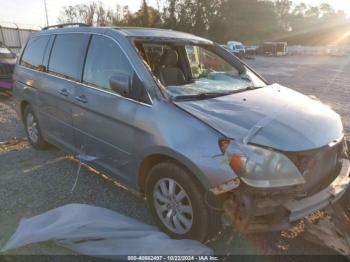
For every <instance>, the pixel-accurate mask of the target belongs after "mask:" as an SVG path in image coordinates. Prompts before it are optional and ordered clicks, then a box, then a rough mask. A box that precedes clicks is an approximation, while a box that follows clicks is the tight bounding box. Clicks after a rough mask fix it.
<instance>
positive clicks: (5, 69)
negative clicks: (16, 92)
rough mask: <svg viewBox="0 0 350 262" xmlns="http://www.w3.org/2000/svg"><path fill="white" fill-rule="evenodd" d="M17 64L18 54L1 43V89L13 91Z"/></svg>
mask: <svg viewBox="0 0 350 262" xmlns="http://www.w3.org/2000/svg"><path fill="white" fill-rule="evenodd" d="M15 64H16V54H15V53H13V52H11V50H10V49H9V48H7V47H6V46H5V45H4V44H2V43H1V42H0V89H4V90H11V89H12V74H13V71H14V68H15Z"/></svg>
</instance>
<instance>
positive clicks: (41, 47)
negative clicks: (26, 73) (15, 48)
mask: <svg viewBox="0 0 350 262" xmlns="http://www.w3.org/2000/svg"><path fill="white" fill-rule="evenodd" d="M49 38H50V36H48V35H43V36H38V37H34V38H31V39H30V40H29V41H28V44H27V45H26V48H25V49H24V52H23V55H22V59H21V65H23V66H25V67H28V68H31V69H36V70H37V69H38V68H39V66H40V65H42V62H43V56H44V53H45V50H46V46H47V43H48V41H49Z"/></svg>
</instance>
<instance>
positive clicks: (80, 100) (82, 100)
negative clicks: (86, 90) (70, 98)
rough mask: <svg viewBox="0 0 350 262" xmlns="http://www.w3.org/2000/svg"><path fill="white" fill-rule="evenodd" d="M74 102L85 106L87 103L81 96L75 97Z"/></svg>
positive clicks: (83, 96) (84, 97)
mask: <svg viewBox="0 0 350 262" xmlns="http://www.w3.org/2000/svg"><path fill="white" fill-rule="evenodd" d="M75 100H77V101H79V102H80V103H83V104H86V103H87V99H86V96H85V95H81V96H77V97H75Z"/></svg>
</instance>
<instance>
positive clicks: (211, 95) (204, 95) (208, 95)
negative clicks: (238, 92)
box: [174, 92, 231, 101]
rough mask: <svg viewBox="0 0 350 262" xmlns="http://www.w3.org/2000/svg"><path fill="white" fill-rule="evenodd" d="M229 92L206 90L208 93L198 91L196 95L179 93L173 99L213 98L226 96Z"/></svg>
mask: <svg viewBox="0 0 350 262" xmlns="http://www.w3.org/2000/svg"><path fill="white" fill-rule="evenodd" d="M230 94H231V92H208V93H200V94H196V95H181V96H175V97H174V100H175V101H178V100H204V99H209V98H215V97H219V96H226V95H230Z"/></svg>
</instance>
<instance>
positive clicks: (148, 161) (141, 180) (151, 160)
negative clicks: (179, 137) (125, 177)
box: [138, 153, 209, 194]
mask: <svg viewBox="0 0 350 262" xmlns="http://www.w3.org/2000/svg"><path fill="white" fill-rule="evenodd" d="M167 161H170V162H174V163H176V164H177V165H179V166H181V167H183V168H184V169H186V170H187V171H188V172H189V173H190V174H191V175H192V177H193V180H194V182H195V183H196V184H197V185H198V186H199V187H201V188H202V189H203V190H205V189H207V188H209V185H208V181H207V180H206V179H205V175H204V174H202V172H201V171H200V170H199V169H198V168H197V167H196V166H195V164H193V163H192V162H191V161H189V160H185V159H184V158H178V157H174V156H170V155H168V154H164V153H154V154H151V155H148V156H146V157H145V158H144V159H143V160H142V162H141V164H140V165H139V170H138V186H139V190H140V192H141V193H142V194H144V192H145V186H146V181H147V177H148V175H149V171H150V170H151V169H152V167H154V166H155V165H157V164H159V163H162V162H167Z"/></svg>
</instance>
